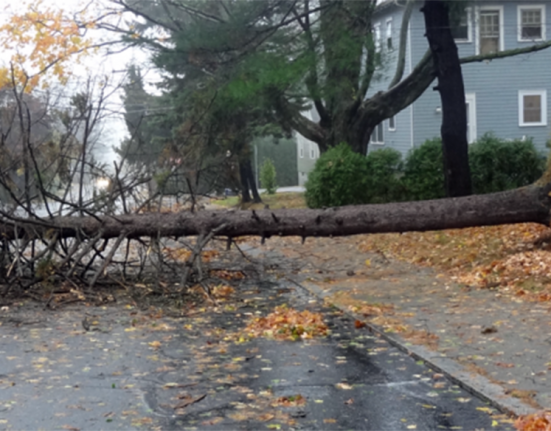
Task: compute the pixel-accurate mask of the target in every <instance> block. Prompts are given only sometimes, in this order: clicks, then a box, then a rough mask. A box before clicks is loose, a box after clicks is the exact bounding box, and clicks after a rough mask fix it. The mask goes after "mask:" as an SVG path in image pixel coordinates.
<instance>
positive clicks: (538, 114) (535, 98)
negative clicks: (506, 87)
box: [518, 90, 547, 127]
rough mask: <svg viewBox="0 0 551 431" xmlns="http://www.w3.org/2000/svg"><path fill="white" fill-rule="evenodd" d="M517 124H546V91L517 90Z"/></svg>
mask: <svg viewBox="0 0 551 431" xmlns="http://www.w3.org/2000/svg"><path fill="white" fill-rule="evenodd" d="M518 115H519V126H521V127H527V126H547V91H546V90H534V91H528V90H520V91H519V92H518Z"/></svg>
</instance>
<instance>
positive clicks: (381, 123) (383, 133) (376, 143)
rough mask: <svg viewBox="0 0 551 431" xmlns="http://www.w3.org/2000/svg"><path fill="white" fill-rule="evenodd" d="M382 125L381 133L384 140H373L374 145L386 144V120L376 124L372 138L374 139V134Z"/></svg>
mask: <svg viewBox="0 0 551 431" xmlns="http://www.w3.org/2000/svg"><path fill="white" fill-rule="evenodd" d="M378 127H380V128H381V134H382V135H383V140H382V141H373V140H371V143H372V144H373V145H384V144H385V127H384V121H381V122H380V123H379V124H377V125H376V126H375V129H373V132H372V133H371V139H373V135H374V133H375V131H376V130H377V128H378Z"/></svg>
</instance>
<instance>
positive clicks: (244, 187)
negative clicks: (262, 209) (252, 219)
mask: <svg viewBox="0 0 551 431" xmlns="http://www.w3.org/2000/svg"><path fill="white" fill-rule="evenodd" d="M239 179H240V181H241V202H243V203H248V202H250V201H251V194H250V192H249V179H248V177H247V170H246V168H245V163H244V162H239Z"/></svg>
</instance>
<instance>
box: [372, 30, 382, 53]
mask: <svg viewBox="0 0 551 431" xmlns="http://www.w3.org/2000/svg"><path fill="white" fill-rule="evenodd" d="M373 33H375V52H379V51H380V50H381V24H375V25H374V26H373Z"/></svg>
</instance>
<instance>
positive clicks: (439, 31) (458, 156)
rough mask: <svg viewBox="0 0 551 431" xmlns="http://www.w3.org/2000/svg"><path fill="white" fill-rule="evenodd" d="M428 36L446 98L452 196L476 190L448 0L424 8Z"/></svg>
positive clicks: (445, 148)
mask: <svg viewBox="0 0 551 431" xmlns="http://www.w3.org/2000/svg"><path fill="white" fill-rule="evenodd" d="M423 13H424V14H425V26H426V30H427V39H428V42H429V45H430V49H431V52H432V58H433V62H434V71H435V74H436V77H437V78H438V86H437V87H436V89H437V90H438V91H439V92H440V98H441V99H442V129H441V134H442V154H443V160H444V177H445V186H446V193H447V195H448V196H449V197H458V196H467V195H470V194H471V193H472V187H471V171H470V168H469V152H468V149H469V144H468V142H467V112H466V109H465V88H464V86H463V75H462V74H461V64H460V62H459V55H458V53H457V46H456V44H455V41H454V39H453V36H452V33H451V29H450V20H449V13H448V6H447V5H446V2H445V1H444V0H426V1H425V5H424V7H423Z"/></svg>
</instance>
